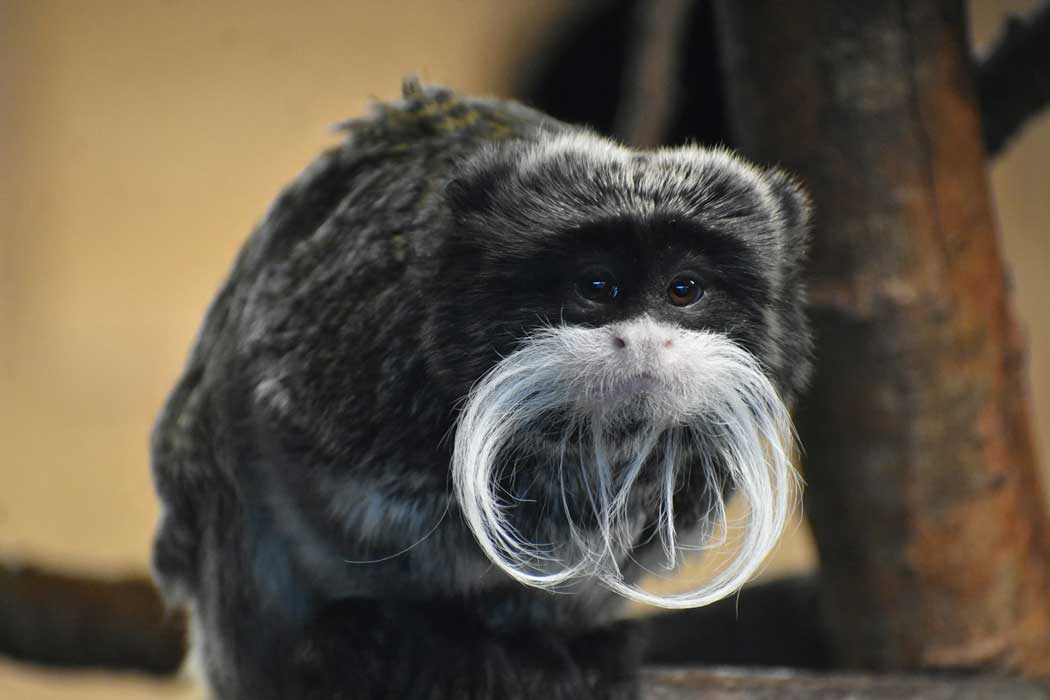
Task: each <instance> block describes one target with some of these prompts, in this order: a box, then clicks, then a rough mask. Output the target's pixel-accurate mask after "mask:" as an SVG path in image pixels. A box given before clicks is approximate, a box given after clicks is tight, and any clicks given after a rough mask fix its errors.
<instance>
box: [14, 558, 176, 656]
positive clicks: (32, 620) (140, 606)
mask: <svg viewBox="0 0 1050 700" xmlns="http://www.w3.org/2000/svg"><path fill="white" fill-rule="evenodd" d="M184 627H185V625H184V621H183V618H182V615H180V614H178V613H170V614H169V613H168V612H166V611H165V609H164V605H163V603H162V602H161V600H160V596H159V595H158V594H157V591H156V589H154V587H153V584H152V582H150V581H149V580H147V579H144V578H126V579H121V580H116V581H105V580H97V579H86V578H77V577H73V576H67V575H64V574H55V573H48V572H45V571H42V570H40V569H38V568H35V567H19V566H12V565H6V566H2V567H0V654H4V655H6V656H10V657H12V658H15V659H19V660H22V661H30V662H33V663H38V664H46V665H53V666H70V667H72V666H94V667H104V668H109V669H125V670H135V671H146V672H149V673H157V674H165V673H172V672H174V671H175V670H176V669H178V667H179V665H180V663H181V662H182V657H183V653H184V651H183V641H184V636H185V631H184Z"/></svg>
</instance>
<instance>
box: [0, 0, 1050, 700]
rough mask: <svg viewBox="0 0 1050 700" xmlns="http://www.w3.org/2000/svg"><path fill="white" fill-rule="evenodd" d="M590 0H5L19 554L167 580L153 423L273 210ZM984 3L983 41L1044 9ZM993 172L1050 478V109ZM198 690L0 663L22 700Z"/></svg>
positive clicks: (6, 357) (2, 691)
mask: <svg viewBox="0 0 1050 700" xmlns="http://www.w3.org/2000/svg"><path fill="white" fill-rule="evenodd" d="M579 4H580V3H568V2H561V1H558V0H530V1H529V2H518V1H512V0H506V1H503V2H496V1H490V2H482V1H472V2H467V1H465V0H430V1H429V2H424V1H422V0H417V1H413V2H383V1H380V0H374V1H370V2H364V1H356V2H352V1H349V0H344V1H343V2H317V1H315V2H311V3H294V4H293V3H290V2H276V1H272V0H267V1H265V2H264V1H254V2H247V1H245V2H222V3H214V2H202V1H197V0H142V1H139V2H117V1H102V0H98V1H96V2H74V1H73V0H69V1H66V2H61V1H57V0H56V1H46V2H45V1H39V2H37V1H32V0H23V1H19V0H0V446H2V447H3V451H2V453H0V561H6V562H18V561H32V562H34V563H40V564H44V565H47V566H50V567H54V568H56V569H60V570H70V571H74V572H84V573H88V574H95V575H107V576H108V575H121V574H128V573H132V574H136V573H142V572H145V571H146V568H147V565H148V552H149V543H150V537H151V530H152V527H153V521H154V518H155V517H156V512H157V506H156V502H155V499H154V496H153V492H152V487H151V484H150V476H149V464H148V459H147V452H146V440H147V435H148V432H149V429H150V425H151V422H152V420H153V417H154V415H155V414H156V412H157V410H158V409H159V407H160V405H161V402H162V401H163V399H164V397H165V395H166V393H167V392H168V390H169V389H170V388H171V386H172V385H173V383H174V381H175V379H176V376H177V375H178V373H179V371H180V367H181V365H182V362H183V359H184V357H185V355H186V353H187V351H188V349H189V347H190V344H191V342H192V339H193V337H194V333H195V331H196V328H197V325H198V323H199V321H200V319H201V317H202V315H203V312H204V310H205V308H206V306H207V304H208V302H209V300H210V298H211V296H212V294H213V293H214V292H215V291H216V289H217V287H218V285H219V284H220V282H221V280H222V279H223V277H224V276H225V274H226V271H227V269H228V267H229V265H230V263H231V262H232V259H233V256H234V254H235V253H236V251H237V249H238V247H239V246H240V244H241V243H242V241H243V240H244V239H245V237H246V236H247V235H248V233H249V231H250V230H251V229H252V227H253V225H254V224H255V223H256V221H258V219H259V218H260V217H261V216H262V214H263V213H264V212H265V210H266V208H267V206H268V205H269V202H270V201H271V199H272V198H273V197H274V196H275V195H276V193H277V192H278V191H279V189H280V188H281V187H282V186H283V185H284V184H285V183H287V182H288V181H289V180H291V179H292V177H294V176H295V175H296V174H297V173H298V172H299V171H300V170H301V169H302V168H303V167H304V166H305V165H306V164H307V163H308V162H309V161H310V160H311V159H312V158H313V157H314V156H315V155H316V154H317V153H318V151H319V150H320V149H321V148H323V147H324V146H325V145H326V144H329V143H332V142H333V141H334V140H335V138H336V137H335V136H334V135H333V134H332V133H331V131H330V130H329V126H330V125H331V124H333V123H335V122H337V121H339V120H341V119H344V118H346V117H350V116H355V115H360V114H362V113H363V112H365V111H366V110H367V109H368V105H369V102H370V101H371V100H375V99H381V100H385V99H393V98H396V97H397V95H398V91H399V85H400V81H401V78H402V77H403V76H405V75H406V74H409V73H415V74H417V75H419V76H420V77H421V78H422V79H423V80H424V81H430V82H438V83H443V84H447V85H449V86H452V87H454V88H456V89H457V90H459V91H461V92H467V93H479V94H495V95H504V96H515V89H516V88H515V86H516V85H520V84H522V79H523V76H522V71H524V70H527V69H528V66H529V65H531V63H530V61H531V58H532V57H534V56H535V55H537V53H538V52H540V51H541V50H542V49H543V47H544V46H546V45H547V44H549V42H550V41H551V40H552V37H553V36H554V34H555V33H556V32H557V30H558V28H559V27H560V21H561V20H563V19H564V18H565V17H566V16H567V15H568V14H569V11H570V9H571V8H576V7H578V5H579ZM970 5H971V13H972V15H971V19H972V24H973V27H972V29H973V36H974V41H975V46H976V47H978V50H979V49H980V47H982V46H984V45H986V44H987V43H988V42H989V41H991V40H992V39H994V38H995V36H996V35H997V34H998V32H999V30H1000V28H1001V22H1002V20H1003V18H1004V15H1005V14H1006V13H1008V12H1023V11H1025V10H1027V9H1028V8H1030V7H1031V6H1032V5H1033V2H1031V1H1030V0H1024V1H1022V0H1011V1H1006V0H1003V1H1001V2H1000V1H995V0H973V1H972V2H971V3H970ZM990 178H991V182H992V187H993V191H994V194H995V199H996V204H997V207H998V211H999V220H1000V223H1001V232H1002V240H1003V245H1004V247H1005V251H1006V256H1007V259H1008V261H1009V264H1010V265H1011V268H1012V273H1013V278H1014V294H1015V301H1016V308H1017V311H1018V314H1019V317H1020V319H1021V321H1022V323H1023V325H1024V327H1025V329H1026V331H1027V336H1028V340H1029V359H1030V375H1031V379H1032V383H1031V386H1032V391H1033V394H1034V410H1035V421H1036V432H1037V438H1038V440H1039V447H1040V453H1041V455H1042V456H1043V458H1044V465H1045V464H1050V462H1048V461H1047V456H1048V455H1050V311H1048V310H1047V306H1046V301H1045V300H1046V299H1047V298H1050V230H1048V229H1050V224H1048V222H1050V115H1047V114H1045V113H1044V115H1043V116H1042V117H1041V118H1039V119H1037V120H1034V121H1033V122H1032V123H1031V125H1030V126H1029V127H1028V129H1027V130H1026V131H1025V132H1024V133H1023V134H1022V135H1021V136H1020V138H1019V139H1018V140H1017V141H1016V142H1015V143H1014V144H1013V146H1012V147H1011V148H1010V149H1009V151H1007V152H1006V153H1005V154H1004V155H1002V156H1001V157H1000V158H998V159H997V160H996V161H995V163H994V167H993V168H992V169H991V171H990ZM814 560H815V558H814V555H813V552H812V547H811V545H810V543H809V539H808V533H807V531H806V528H805V527H804V526H802V527H800V528H798V529H797V530H796V531H795V532H794V533H792V535H791V536H790V537H788V538H787V539H786V541H785V542H784V544H783V546H782V547H781V549H780V551H778V552H777V554H776V555H775V557H774V559H773V561H772V562H771V564H770V566H769V567H768V568H767V575H768V574H771V573H781V572H785V571H797V570H804V569H807V568H809V567H812V566H813V565H814ZM198 694H199V693H195V689H194V688H193V686H192V685H190V684H189V683H188V682H187V681H184V680H183V681H166V682H161V681H152V680H148V679H143V678H139V677H135V676H116V675H109V674H103V673H95V672H56V671H44V670H40V669H35V668H32V667H28V666H23V665H19V664H16V663H14V662H8V661H5V660H4V659H3V658H2V657H0V698H5V699H7V700H29V699H35V698H71V699H72V698H85V699H86V698H103V697H106V698H108V697H114V696H119V697H122V698H129V699H133V698H146V697H164V698H168V697H171V698H176V697H178V698H181V697H196V696H197V695H198Z"/></svg>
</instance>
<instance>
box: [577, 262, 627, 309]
mask: <svg viewBox="0 0 1050 700" xmlns="http://www.w3.org/2000/svg"><path fill="white" fill-rule="evenodd" d="M576 291H578V292H579V294H580V296H581V297H583V298H584V299H586V300H587V301H593V302H594V303H596V304H611V303H612V302H614V301H616V299H617V297H619V296H620V284H619V282H617V280H616V276H615V275H613V273H612V272H610V271H609V270H607V269H605V268H604V267H592V268H587V270H585V271H584V273H583V274H582V275H580V277H579V278H578V279H577V280H576Z"/></svg>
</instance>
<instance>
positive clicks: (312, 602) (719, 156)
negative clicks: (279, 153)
mask: <svg viewBox="0 0 1050 700" xmlns="http://www.w3.org/2000/svg"><path fill="white" fill-rule="evenodd" d="M345 130H346V132H347V137H346V139H345V141H344V142H343V143H342V144H341V145H339V146H337V147H335V148H333V149H331V150H329V151H328V152H327V153H325V154H324V155H322V156H321V157H320V158H319V159H318V160H317V161H316V162H315V163H314V164H313V165H311V166H310V167H309V168H308V169H307V170H306V172H305V173H303V174H302V175H301V176H300V177H299V178H298V179H297V180H296V181H295V182H293V183H292V185H291V186H290V187H289V188H288V189H287V190H285V192H284V193H283V194H281V196H280V197H279V198H278V199H277V201H276V203H275V204H274V205H273V206H272V208H271V209H270V212H269V213H268V214H267V216H266V217H265V219H264V220H263V222H262V223H261V224H260V225H259V227H258V228H257V230H256V231H255V232H254V234H253V235H252V236H251V238H250V240H249V241H248V243H247V245H246V246H245V247H244V249H243V251H242V252H241V254H240V256H239V258H238V259H237V262H236V264H235V266H234V269H233V271H232V273H231V275H230V277H229V279H228V281H227V282H226V284H225V286H224V287H223V288H222V290H221V291H220V292H219V295H218V297H217V298H216V299H215V301H214V303H213V304H212V306H211V309H210V310H209V312H208V315H207V318H206V319H205V322H204V326H203V328H202V330H201V332H200V336H199V338H198V340H197V344H196V347H195V349H194V350H193V353H192V355H191V357H190V360H189V362H188V365H187V367H186V369H185V374H184V375H183V377H182V378H181V380H180V381H179V383H178V385H177V387H176V388H175V390H174V392H173V393H172V395H171V397H170V398H169V400H168V402H167V405H166V406H165V408H164V411H163V413H162V415H161V416H160V419H159V421H158V423H157V426H156V429H155V431H154V435H153V444H152V451H153V467H154V474H155V479H156V484H157V490H158V492H159V495H160V499H161V502H162V506H163V507H162V515H161V518H160V523H159V527H158V530H157V536H156V543H155V550H154V568H155V571H156V575H157V577H158V579H159V581H160V583H161V585H162V587H163V589H164V591H165V593H166V595H167V596H168V597H169V599H170V600H172V601H174V602H176V603H178V604H184V605H186V606H187V607H188V608H189V609H190V611H191V613H192V618H193V621H194V638H195V645H196V651H197V653H198V657H199V658H200V659H201V661H202V662H203V666H204V670H205V675H206V677H207V681H208V683H209V685H210V687H211V690H212V692H213V694H214V695H215V696H216V697H218V698H223V699H225V700H232V699H234V698H236V699H244V700H248V699H250V700H263V699H267V698H284V699H299V698H317V699H318V700H321V699H324V700H329V699H333V698H368V699H371V698H540V697H542V698H544V699H545V700H546V699H550V700H553V699H556V698H573V699H574V700H579V699H585V698H631V697H634V695H635V693H636V688H635V680H634V669H635V667H636V664H637V660H636V659H637V655H638V640H637V636H636V635H635V634H634V633H633V632H632V629H631V628H630V627H629V626H628V625H627V624H626V623H622V622H620V619H621V617H622V612H623V607H624V602H625V601H626V600H628V599H633V600H637V601H644V602H647V603H652V604H656V605H661V606H664V607H671V608H675V607H689V606H697V605H703V604H705V603H708V602H711V601H713V600H716V599H718V598H720V597H723V596H725V595H727V594H728V593H730V592H732V591H734V590H736V589H737V588H738V587H739V586H740V585H741V584H742V583H743V582H744V581H745V580H746V579H747V578H748V576H749V575H750V574H751V573H753V571H754V570H755V568H756V567H757V566H758V565H759V564H760V562H761V561H762V559H763V557H764V556H765V555H766V553H767V552H768V551H769V549H770V547H771V546H772V545H773V543H774V541H775V540H776V538H777V537H778V535H779V533H780V531H781V528H782V526H783V523H784V521H785V518H786V516H787V513H788V510H789V508H788V499H789V495H790V492H791V488H790V487H791V482H792V472H791V467H790V456H791V451H792V430H791V426H790V420H789V417H788V411H787V406H788V405H790V403H791V401H792V398H793V397H794V396H795V395H796V393H797V392H798V390H799V389H800V388H801V386H802V385H803V383H804V381H805V378H806V374H807V369H808V366H809V362H808V356H809V333H808V329H807V325H806V321H805V318H804V314H803V308H802V306H803V295H804V292H803V288H802V284H801V281H800V264H801V260H802V258H803V256H804V249H805V240H806V229H807V217H808V205H807V202H806V198H805V197H804V195H803V194H802V193H801V191H800V189H799V188H798V187H797V186H796V184H795V183H794V182H793V181H792V180H791V179H790V178H789V177H788V176H786V175H785V174H783V173H781V172H779V171H776V170H765V169H761V168H759V167H756V166H754V165H751V164H749V163H747V162H745V161H743V160H742V159H740V158H738V157H736V156H734V155H733V154H731V153H729V152H727V151H726V150H723V149H713V150H712V149H705V148H700V147H696V146H689V147H683V148H675V149H660V150H655V151H649V152H639V151H632V150H629V149H627V148H625V147H623V146H620V145H617V144H615V143H613V142H611V141H608V140H606V139H604V138H600V137H599V136H597V135H596V134H594V133H592V132H590V131H588V130H587V129H584V128H579V127H573V126H569V125H566V124H563V123H560V122H557V121H555V120H553V119H551V118H549V117H546V116H545V115H543V114H540V113H538V112H536V111H533V110H530V109H528V108H525V107H523V106H521V105H518V104H515V103H512V102H505V101H499V100H492V99H470V98H465V97H460V96H457V95H455V94H453V93H452V92H450V91H448V90H445V89H442V88H436V87H421V86H419V85H418V84H416V83H409V84H407V85H406V88H405V91H404V95H403V99H402V100H401V101H399V102H396V103H390V104H381V105H378V106H377V107H376V108H375V110H374V113H373V114H372V115H371V116H370V117H368V118H365V119H360V120H354V121H350V122H347V123H346V124H345ZM732 494H738V495H740V496H741V497H742V498H743V499H744V500H745V501H746V503H747V504H748V506H749V507H748V508H747V510H746V515H745V516H744V518H743V522H735V521H734V522H727V516H726V507H725V503H726V500H727V499H728V498H729V496H730V495H732ZM733 533H739V537H737V538H736V539H737V540H738V541H737V543H736V548H735V549H734V550H733V553H732V554H731V555H730V556H728V557H727V559H726V560H725V561H724V563H723V565H722V566H721V568H719V569H718V570H717V571H716V573H715V574H714V575H713V576H712V577H711V578H710V579H709V580H707V581H706V582H702V583H701V584H700V585H698V587H697V588H695V589H694V590H691V591H689V592H687V593H682V594H677V595H670V596H660V595H656V594H653V593H649V592H647V591H645V590H644V589H643V588H642V587H640V585H639V580H640V578H641V575H642V574H643V573H644V572H645V571H647V570H649V569H653V568H654V567H664V568H665V569H666V568H670V567H673V566H674V565H675V564H676V562H677V561H678V560H679V558H680V554H681V553H682V551H684V550H688V549H698V548H707V547H712V546H715V545H717V544H718V543H719V542H720V541H721V540H723V539H726V538H727V535H728V536H729V539H733V537H732V535H733Z"/></svg>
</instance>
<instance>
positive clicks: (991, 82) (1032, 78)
mask: <svg viewBox="0 0 1050 700" xmlns="http://www.w3.org/2000/svg"><path fill="white" fill-rule="evenodd" d="M978 93H979V95H980V100H981V118H982V121H983V131H984V144H985V147H986V148H987V149H988V153H989V154H991V155H993V156H994V155H996V154H998V153H999V152H1000V151H1001V150H1002V149H1003V148H1004V147H1005V146H1006V145H1007V144H1008V143H1009V142H1010V140H1011V139H1012V138H1013V137H1014V136H1016V135H1017V133H1018V132H1019V131H1020V130H1021V127H1022V126H1024V124H1025V122H1027V121H1028V119H1030V118H1031V117H1032V116H1034V115H1035V114H1038V113H1039V112H1040V111H1041V110H1043V109H1045V108H1046V106H1047V105H1048V104H1050V2H1048V3H1046V4H1044V5H1043V6H1042V8H1041V9H1040V10H1039V11H1038V12H1036V13H1035V14H1034V15H1032V17H1030V18H1029V19H1027V20H1026V19H1020V18H1017V17H1012V18H1010V19H1009V20H1008V21H1007V23H1006V31H1005V32H1004V35H1003V38H1002V39H1001V40H1000V41H999V43H998V44H997V45H996V46H995V48H994V49H992V51H991V52H990V53H989V55H988V57H987V58H986V59H985V60H984V61H982V62H981V65H980V72H979V76H978Z"/></svg>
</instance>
